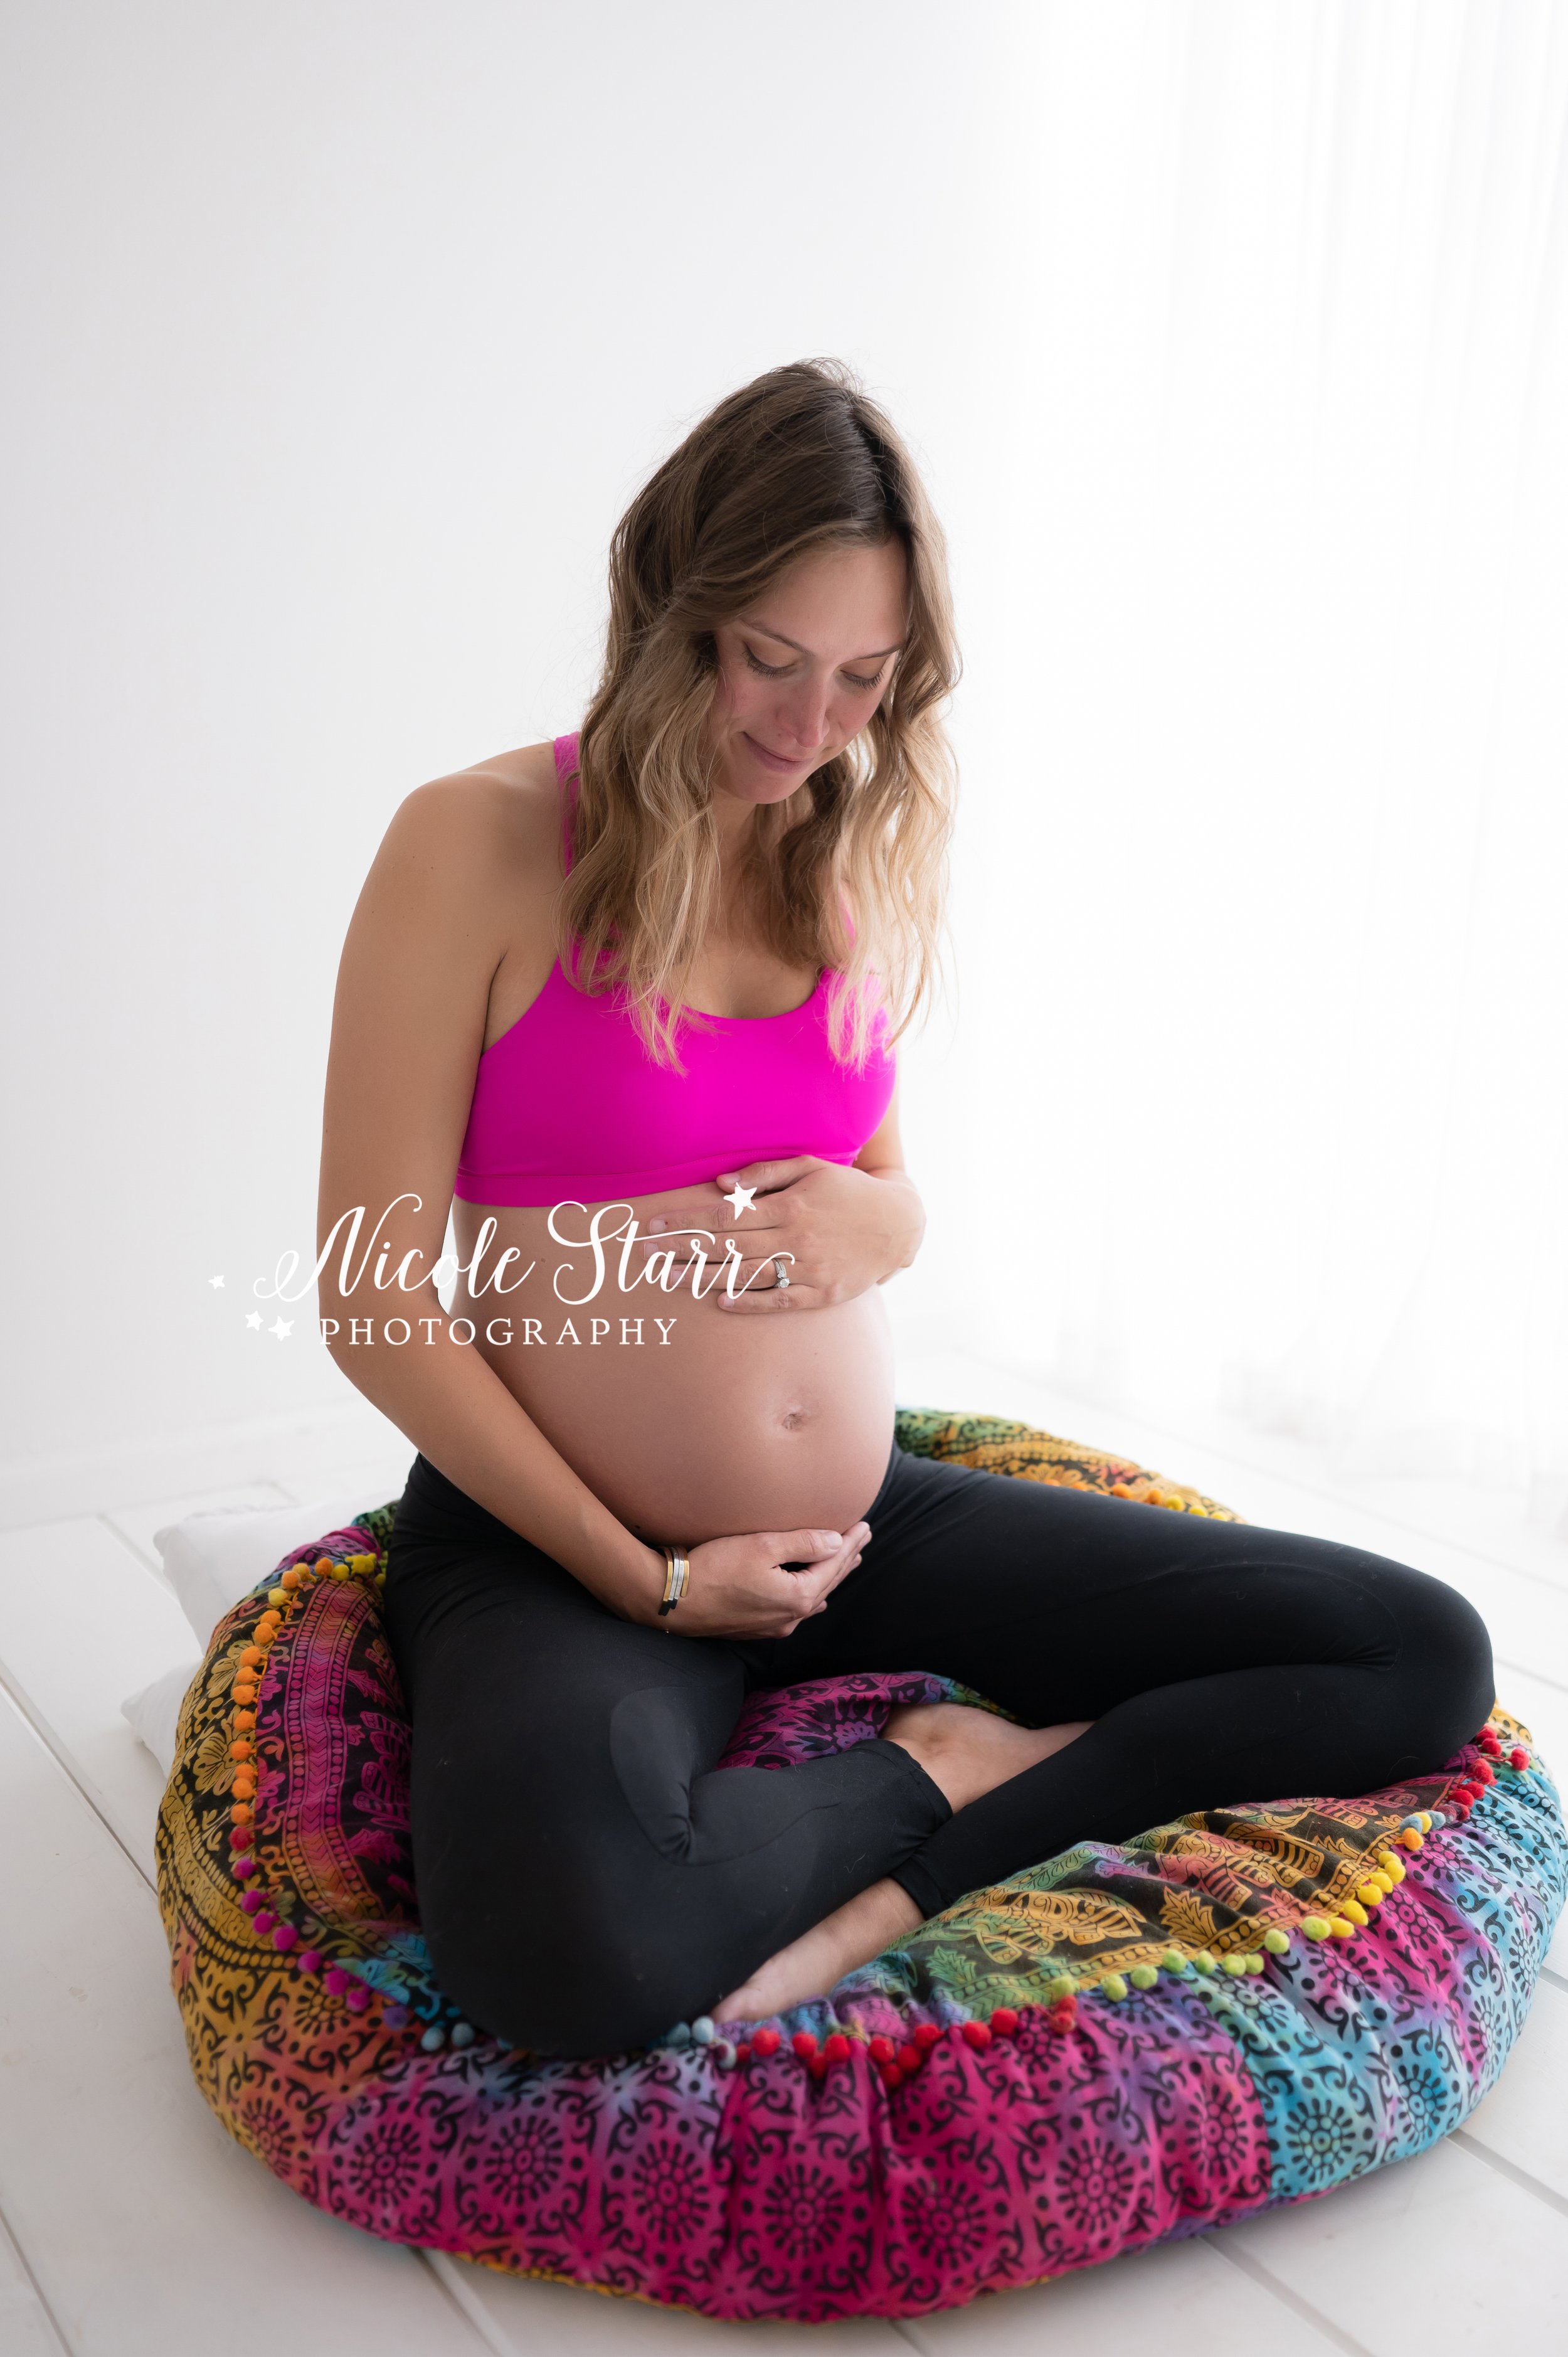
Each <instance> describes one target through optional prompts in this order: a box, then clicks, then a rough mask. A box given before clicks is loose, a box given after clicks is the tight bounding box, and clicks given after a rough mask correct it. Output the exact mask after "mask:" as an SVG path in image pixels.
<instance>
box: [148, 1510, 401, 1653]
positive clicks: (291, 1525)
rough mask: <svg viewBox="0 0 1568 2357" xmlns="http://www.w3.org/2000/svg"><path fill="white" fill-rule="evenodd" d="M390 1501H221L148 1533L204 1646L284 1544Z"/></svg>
mask: <svg viewBox="0 0 1568 2357" xmlns="http://www.w3.org/2000/svg"><path fill="white" fill-rule="evenodd" d="M388 1502H390V1501H388V1500H386V1499H382V1498H367V1497H366V1496H364V1494H363V1493H362V1491H358V1490H357V1491H354V1492H353V1493H352V1494H351V1495H349V1496H348V1497H337V1498H317V1500H316V1501H315V1502H314V1504H310V1503H307V1504H306V1505H303V1506H221V1507H218V1508H215V1509H213V1510H211V1511H209V1512H207V1513H204V1514H187V1516H186V1518H185V1520H184V1521H183V1522H182V1523H166V1525H165V1527H164V1528H163V1529H162V1530H161V1531H155V1532H154V1534H153V1544H154V1545H155V1546H156V1549H157V1551H158V1553H159V1555H161V1556H162V1557H163V1565H164V1569H165V1571H166V1573H167V1575H168V1581H169V1586H170V1587H172V1588H173V1589H174V1592H175V1594H176V1595H177V1597H178V1598H179V1600H180V1603H181V1604H182V1605H183V1607H184V1608H185V1617H186V1619H187V1620H188V1621H189V1623H190V1625H191V1628H192V1629H193V1630H194V1631H195V1632H196V1636H197V1640H198V1641H199V1643H200V1644H202V1645H205V1644H206V1642H207V1641H208V1639H209V1637H210V1636H211V1634H212V1631H213V1630H214V1629H215V1628H216V1627H217V1625H218V1623H219V1621H220V1620H222V1618H223V1615H224V1614H225V1612H228V1611H230V1610H231V1609H232V1607H233V1606H234V1605H236V1604H238V1602H239V1601H240V1598H241V1597H242V1596H243V1595H244V1594H245V1592H246V1590H247V1588H252V1587H254V1586H255V1584H256V1582H257V1580H258V1579H263V1578H264V1577H266V1575H267V1573H268V1572H269V1571H271V1570H272V1569H273V1567H274V1565H275V1564H277V1563H278V1562H279V1560H280V1559H281V1558H282V1557H283V1556H284V1555H287V1554H288V1553H289V1552H290V1551H291V1549H293V1548H295V1547H296V1546H304V1545H305V1544H306V1542H307V1541H308V1540H310V1539H321V1538H326V1537H327V1536H328V1534H329V1533H330V1532H332V1531H336V1530H341V1529H342V1528H343V1527H344V1525H345V1524H346V1523H351V1522H352V1521H353V1519H354V1517H355V1515H356V1514H362V1513H363V1512H365V1511H366V1509H367V1508H368V1507H371V1506H380V1505H384V1504H387V1503H388Z"/></svg>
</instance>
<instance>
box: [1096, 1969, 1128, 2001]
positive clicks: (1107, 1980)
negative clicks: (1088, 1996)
mask: <svg viewBox="0 0 1568 2357" xmlns="http://www.w3.org/2000/svg"><path fill="white" fill-rule="evenodd" d="M1100 1994H1101V1996H1108V1997H1111V1998H1112V1999H1113V2000H1114V2001H1115V2003H1116V2004H1118V2005H1120V2004H1121V2002H1122V1998H1123V1997H1124V1996H1126V1994H1127V1984H1126V1982H1125V1981H1124V1980H1123V1979H1122V1975H1121V1974H1120V1973H1107V1974H1106V1975H1105V1977H1104V1979H1103V1980H1102V1981H1101V1984H1100Z"/></svg>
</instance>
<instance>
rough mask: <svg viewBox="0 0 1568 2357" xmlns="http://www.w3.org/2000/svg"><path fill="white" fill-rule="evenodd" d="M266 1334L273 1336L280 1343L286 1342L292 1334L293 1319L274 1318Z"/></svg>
mask: <svg viewBox="0 0 1568 2357" xmlns="http://www.w3.org/2000/svg"><path fill="white" fill-rule="evenodd" d="M267 1332H268V1333H269V1334H275V1335H276V1336H277V1338H278V1340H279V1341H280V1342H286V1341H287V1340H288V1338H289V1336H290V1335H291V1334H292V1333H293V1332H294V1319H293V1318H274V1319H273V1322H272V1324H271V1325H270V1326H269V1327H268V1328H267Z"/></svg>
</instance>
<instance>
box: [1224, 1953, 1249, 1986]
mask: <svg viewBox="0 0 1568 2357" xmlns="http://www.w3.org/2000/svg"><path fill="white" fill-rule="evenodd" d="M1219 1969H1220V1971H1221V1972H1222V1973H1229V1974H1230V1977H1231V1979H1232V1980H1233V1981H1239V1980H1240V1978H1241V1977H1242V1975H1244V1974H1245V1972H1246V1969H1247V1959H1246V1957H1245V1956H1221V1957H1220V1959H1219Z"/></svg>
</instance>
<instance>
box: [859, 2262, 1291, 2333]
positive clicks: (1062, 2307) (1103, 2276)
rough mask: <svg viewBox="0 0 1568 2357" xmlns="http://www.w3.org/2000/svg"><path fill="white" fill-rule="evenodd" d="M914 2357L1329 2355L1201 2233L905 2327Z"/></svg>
mask: <svg viewBox="0 0 1568 2357" xmlns="http://www.w3.org/2000/svg"><path fill="white" fill-rule="evenodd" d="M903 2331H904V2335H905V2338H906V2339H907V2340H908V2341H910V2342H911V2343H912V2344H913V2345H914V2347H915V2348H917V2349H918V2350H919V2351H920V2352H922V2357H1058V2352H1059V2357H1079V2352H1092V2357H1148V2352H1150V2351H1151V2350H1181V2351H1192V2352H1198V2351H1207V2350H1210V2349H1224V2348H1231V2347H1240V2348H1255V2349H1260V2350H1267V2352H1269V2357H1327V2352H1328V2350H1329V2349H1330V2348H1331V2347H1332V2346H1333V2344H1332V2342H1330V2341H1327V2340H1326V2339H1325V2337H1324V2335H1323V2334H1322V2333H1321V2332H1320V2331H1318V2330H1315V2329H1314V2327H1313V2326H1312V2325H1311V2324H1310V2323H1308V2322H1307V2321H1306V2320H1305V2319H1303V2318H1302V2317H1300V2316H1298V2315H1296V2314H1294V2313H1293V2312H1292V2310H1291V2309H1288V2308H1286V2307H1285V2306H1283V2303H1282V2302H1281V2301H1280V2300H1279V2299H1278V2298H1276V2297H1275V2296H1274V2295H1273V2293H1272V2292H1271V2291H1269V2290H1268V2289H1267V2288H1266V2287H1264V2286H1262V2285H1261V2284H1258V2283H1255V2282H1253V2281H1252V2280H1251V2278H1250V2277H1249V2276H1244V2275H1241V2274H1240V2273H1238V2271H1237V2270H1236V2269H1235V2268H1234V2267H1230V2266H1226V2264H1225V2262H1224V2260H1223V2259H1221V2258H1220V2257H1219V2255H1217V2253H1216V2252H1215V2251H1214V2250H1213V2249H1212V2248H1211V2246H1210V2244H1209V2242H1208V2240H1207V2239H1205V2240H1202V2241H1198V2242H1192V2243H1167V2244H1165V2245H1164V2246H1163V2248H1161V2249H1158V2250H1154V2251H1141V2252H1139V2253H1137V2254H1136V2255H1133V2256H1132V2257H1130V2258H1125V2259H1115V2260H1113V2261H1112V2264H1111V2265H1110V2266H1105V2267H1088V2268H1085V2269H1084V2271H1083V2272H1082V2273H1081V2274H1079V2275H1071V2276H1062V2277H1061V2278H1060V2279H1059V2280H1058V2282H1056V2283H1048V2284H1041V2285H1040V2286H1039V2287H1037V2288H1036V2289H1035V2290H1033V2291H1017V2292H1008V2293H1007V2294H1006V2295H1005V2296H1004V2297H1003V2298H996V2299H981V2300H976V2301H975V2302H974V2304H973V2306H972V2307H971V2308H962V2309H953V2310H951V2311H950V2313H949V2314H947V2315H946V2316H922V2317H920V2318H919V2319H917V2320H915V2321H912V2322H910V2323H908V2324H906V2325H905V2326H904V2327H903Z"/></svg>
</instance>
